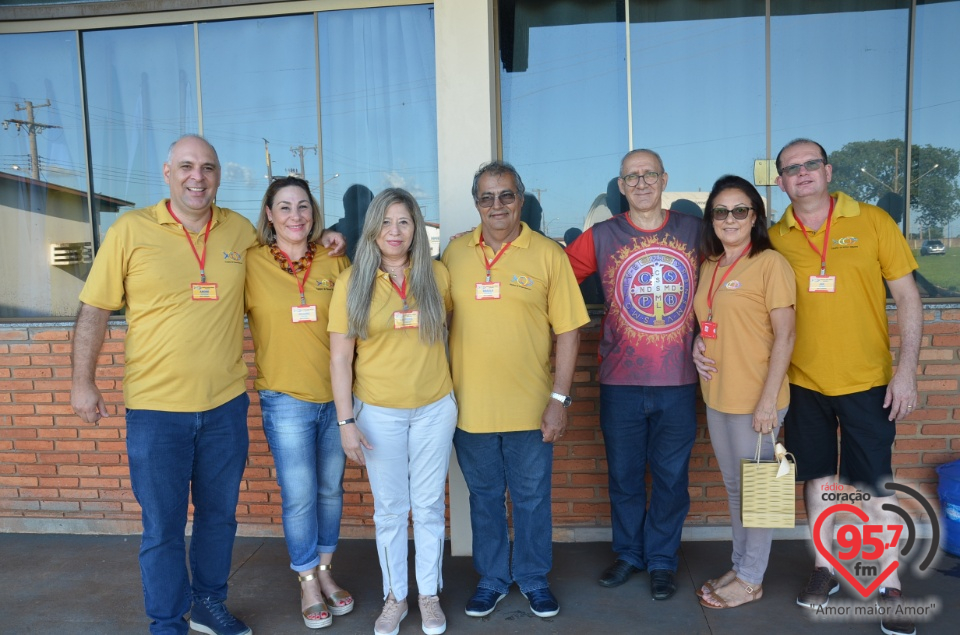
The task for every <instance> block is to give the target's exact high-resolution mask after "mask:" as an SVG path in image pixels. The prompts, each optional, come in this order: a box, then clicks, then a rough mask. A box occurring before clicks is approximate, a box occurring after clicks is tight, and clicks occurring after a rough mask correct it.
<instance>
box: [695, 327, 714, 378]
mask: <svg viewBox="0 0 960 635" xmlns="http://www.w3.org/2000/svg"><path fill="white" fill-rule="evenodd" d="M706 351H707V345H706V344H705V343H704V341H703V338H702V337H700V336H699V335H698V336H697V337H696V339H694V340H693V365H694V366H696V367H697V372H698V373H700V376H701V377H703V379H704V380H705V381H710V379H711V378H712V377H713V373H715V372H717V363H716V362H715V361H713V360H712V359H710V358H708V357H706V356H705V355H704V353H705V352H706Z"/></svg>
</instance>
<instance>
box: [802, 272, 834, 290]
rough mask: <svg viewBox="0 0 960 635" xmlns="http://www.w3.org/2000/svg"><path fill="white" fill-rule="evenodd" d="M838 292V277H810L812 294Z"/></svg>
mask: <svg viewBox="0 0 960 635" xmlns="http://www.w3.org/2000/svg"><path fill="white" fill-rule="evenodd" d="M836 290H837V277H836V276H810V288H809V289H807V291H809V292H810V293H834V292H835V291H836Z"/></svg>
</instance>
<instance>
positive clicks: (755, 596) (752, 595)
mask: <svg viewBox="0 0 960 635" xmlns="http://www.w3.org/2000/svg"><path fill="white" fill-rule="evenodd" d="M735 585H736V586H735ZM728 588H733V589H735V590H736V591H740V592H742V593H743V596H741V597H744V599H743V601H742V602H738V603H737V604H730V602H728V601H727V600H725V599H723V597H721V595H720V593H722V592H723V590H724V589H728ZM762 597H763V585H761V584H747V583H746V582H744V581H743V580H741V579H740V578H739V577H736V578H734V579H733V582H731V583H730V584H727V585H725V586H722V587H720V588H719V589H717V590H716V591H714V592H713V593H711V594H710V595H709V596H704V597H702V598H700V606H705V607H707V608H708V609H732V608H736V607H738V606H743V605H744V604H747V603H749V602H753V601H754V600H759V599H760V598H762ZM708 598H709V599H711V600H716V601H717V602H719V604H720V606H717V605H716V604H711V603H709V602H708V601H707V599H708ZM730 599H731V601H732V600H733V598H730Z"/></svg>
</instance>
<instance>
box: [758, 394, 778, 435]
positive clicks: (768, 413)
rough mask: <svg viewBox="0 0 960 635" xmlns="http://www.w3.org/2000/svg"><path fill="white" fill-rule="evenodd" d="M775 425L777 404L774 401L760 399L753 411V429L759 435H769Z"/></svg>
mask: <svg viewBox="0 0 960 635" xmlns="http://www.w3.org/2000/svg"><path fill="white" fill-rule="evenodd" d="M776 425H777V402H776V400H775V399H773V400H770V399H765V398H763V397H761V398H760V401H759V402H758V403H757V407H756V409H755V410H754V411H753V429H754V430H756V431H757V432H760V433H761V434H770V432H771V431H773V428H774V427H775V426H776Z"/></svg>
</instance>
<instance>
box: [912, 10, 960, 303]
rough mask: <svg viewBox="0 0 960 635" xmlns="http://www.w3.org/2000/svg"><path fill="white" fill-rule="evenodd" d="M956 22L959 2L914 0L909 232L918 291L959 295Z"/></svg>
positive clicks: (959, 54) (958, 21) (959, 131)
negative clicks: (913, 166)
mask: <svg viewBox="0 0 960 635" xmlns="http://www.w3.org/2000/svg"><path fill="white" fill-rule="evenodd" d="M957 24H960V2H929V3H928V2H922V1H921V2H917V20H916V49H915V51H914V61H915V66H916V72H915V73H914V77H913V144H914V145H913V148H914V150H913V157H912V158H913V163H914V165H915V166H916V167H915V169H914V170H913V172H912V173H911V175H910V181H911V186H912V187H911V190H910V191H911V198H910V210H911V225H910V234H909V237H910V245H911V246H912V247H913V248H914V253H915V254H916V255H917V261H918V262H919V263H920V272H919V275H918V277H917V282H918V283H919V286H920V290H921V293H922V294H924V295H927V296H931V297H936V296H950V297H957V296H958V295H960V185H958V183H960V179H958V177H960V67H958V66H957V64H956V60H957V59H960V42H958V40H957V37H956V25H957ZM934 166H936V167H934ZM938 243H940V244H942V245H943V250H942V251H941V250H940V249H939V247H938Z"/></svg>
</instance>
